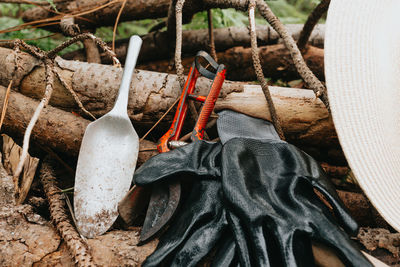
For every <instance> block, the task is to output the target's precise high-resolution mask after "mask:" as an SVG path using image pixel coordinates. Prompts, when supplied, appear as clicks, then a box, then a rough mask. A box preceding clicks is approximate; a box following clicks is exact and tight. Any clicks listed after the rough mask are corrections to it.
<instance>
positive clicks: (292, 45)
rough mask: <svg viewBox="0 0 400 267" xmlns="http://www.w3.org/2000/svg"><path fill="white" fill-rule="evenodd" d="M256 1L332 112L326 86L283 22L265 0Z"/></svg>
mask: <svg viewBox="0 0 400 267" xmlns="http://www.w3.org/2000/svg"><path fill="white" fill-rule="evenodd" d="M256 3H257V7H258V10H259V11H260V14H261V15H262V16H263V17H264V18H265V19H266V20H267V21H268V23H269V24H271V26H272V28H274V30H275V31H276V32H277V33H278V34H279V36H280V37H281V38H282V39H283V42H284V43H285V46H286V48H287V49H288V50H289V52H290V55H291V57H292V59H293V62H294V65H295V67H296V69H297V71H298V72H299V74H300V76H301V77H302V78H303V79H304V81H305V82H306V84H307V85H308V86H309V87H310V88H311V89H313V91H314V93H315V95H316V96H317V97H319V98H320V99H321V101H322V102H323V103H324V105H325V106H326V108H327V109H328V111H329V112H330V108H329V101H328V95H327V92H326V87H325V85H324V84H322V82H321V81H320V80H318V78H317V77H316V76H315V75H314V73H313V72H312V71H311V70H310V68H309V67H308V66H307V64H306V63H305V61H304V59H303V56H302V55H301V52H300V50H299V48H298V47H297V45H296V42H295V41H294V40H293V38H292V36H291V35H290V34H289V32H288V31H287V29H286V28H285V26H284V25H283V24H282V22H281V21H280V20H279V19H278V18H277V17H276V16H275V14H274V13H273V12H272V10H271V9H270V7H269V6H268V4H267V3H266V2H264V0H256Z"/></svg>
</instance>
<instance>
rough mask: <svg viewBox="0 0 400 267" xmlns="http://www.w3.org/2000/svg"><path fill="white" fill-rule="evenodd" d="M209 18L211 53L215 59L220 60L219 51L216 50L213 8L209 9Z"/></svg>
mask: <svg viewBox="0 0 400 267" xmlns="http://www.w3.org/2000/svg"><path fill="white" fill-rule="evenodd" d="M207 18H208V41H209V47H210V54H211V56H212V57H213V58H214V60H215V61H218V58H217V51H216V50H215V41H214V31H213V21H212V10H211V9H208V10H207Z"/></svg>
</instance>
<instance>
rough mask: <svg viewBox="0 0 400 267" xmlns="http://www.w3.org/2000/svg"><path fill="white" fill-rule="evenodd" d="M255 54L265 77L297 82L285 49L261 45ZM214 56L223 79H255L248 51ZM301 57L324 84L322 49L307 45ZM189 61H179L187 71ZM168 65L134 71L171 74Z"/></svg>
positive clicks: (148, 65) (142, 66) (233, 50)
mask: <svg viewBox="0 0 400 267" xmlns="http://www.w3.org/2000/svg"><path fill="white" fill-rule="evenodd" d="M258 51H259V56H260V59H261V65H262V67H263V72H264V75H265V76H266V77H269V78H273V79H282V80H286V81H290V80H295V79H301V77H300V75H299V74H298V72H297V70H296V67H295V66H294V64H293V60H292V58H291V56H290V53H289V50H287V49H286V47H285V46H284V45H283V44H277V45H269V46H262V47H259V49H258ZM217 57H218V63H223V64H225V66H226V68H227V72H226V75H227V76H226V77H227V79H229V80H233V81H254V80H257V77H256V74H255V72H254V67H253V61H252V57H251V48H243V47H234V48H231V49H228V50H226V51H225V52H219V53H217ZM303 57H304V60H305V61H306V63H307V65H308V67H309V68H310V69H311V70H312V71H313V72H314V74H315V75H316V76H317V77H318V78H319V79H320V80H322V81H324V80H325V75H324V50H323V49H321V48H317V47H314V46H308V47H307V48H306V49H305V51H304V53H303ZM193 60H194V58H193V57H189V58H183V59H182V64H183V66H184V67H185V68H186V69H187V70H188V69H189V68H190V65H191V64H192V62H193ZM170 64H171V63H170V61H169V60H162V61H154V62H149V63H145V64H139V66H138V68H140V69H144V70H151V71H158V72H169V73H173V72H174V71H175V70H171V68H170Z"/></svg>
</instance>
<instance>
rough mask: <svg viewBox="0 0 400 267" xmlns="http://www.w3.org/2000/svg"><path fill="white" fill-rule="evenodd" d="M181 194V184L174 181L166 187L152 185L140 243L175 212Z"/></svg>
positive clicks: (151, 236)
mask: <svg viewBox="0 0 400 267" xmlns="http://www.w3.org/2000/svg"><path fill="white" fill-rule="evenodd" d="M180 196H181V184H180V183H179V182H175V183H173V184H170V185H169V186H168V188H167V187H166V186H163V185H158V186H154V187H153V192H152V194H151V197H150V203H149V207H148V209H147V213H146V218H145V220H144V224H143V227H142V230H141V232H140V239H139V241H140V243H144V242H146V241H148V240H149V239H151V238H153V237H154V236H155V235H156V234H157V233H158V232H159V231H160V230H161V229H162V228H163V227H164V226H165V225H167V223H168V221H169V220H170V219H171V218H172V216H173V215H174V214H175V211H176V210H177V208H178V204H179V199H180Z"/></svg>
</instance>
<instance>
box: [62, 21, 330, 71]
mask: <svg viewBox="0 0 400 267" xmlns="http://www.w3.org/2000/svg"><path fill="white" fill-rule="evenodd" d="M285 26H286V28H287V29H288V31H289V32H290V33H291V35H292V36H293V38H294V39H295V40H297V39H298V38H299V36H300V32H301V30H302V28H303V25H302V24H287V25H285ZM213 32H214V38H215V48H216V50H217V51H225V50H227V49H229V48H232V47H236V46H243V47H249V46H250V35H249V30H248V28H246V27H228V28H219V29H214V30H213ZM324 35H325V25H324V24H319V25H317V26H316V27H315V29H314V31H313V33H312V35H311V37H310V40H309V44H310V45H313V46H316V47H319V48H322V47H323V45H324ZM257 39H258V45H259V46H264V45H271V44H277V43H279V42H282V40H281V39H280V37H279V35H278V33H277V32H275V30H273V29H272V27H270V26H266V25H263V26H257ZM142 40H143V45H142V48H141V50H140V54H139V58H138V61H139V63H143V62H149V61H154V60H162V59H169V58H168V57H169V56H170V52H171V51H169V50H168V48H169V46H168V45H167V44H168V43H169V41H168V36H167V32H166V31H162V32H159V31H156V32H151V33H149V34H146V35H144V36H142ZM128 41H129V39H121V40H118V41H116V43H115V45H116V48H115V53H116V54H117V57H118V59H119V60H120V61H121V62H124V61H125V57H126V49H127V47H128ZM182 41H183V44H182V53H183V55H184V56H193V55H195V54H196V53H197V51H199V50H205V51H208V49H209V47H208V46H209V44H208V31H207V29H204V30H186V31H183V33H182ZM109 45H110V46H111V43H109ZM63 58H65V59H73V60H79V61H86V56H85V51H84V50H83V49H80V50H76V51H73V52H70V53H67V54H65V55H63ZM101 62H102V63H103V64H112V60H111V58H109V57H108V56H107V55H106V54H105V53H102V54H101Z"/></svg>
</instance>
